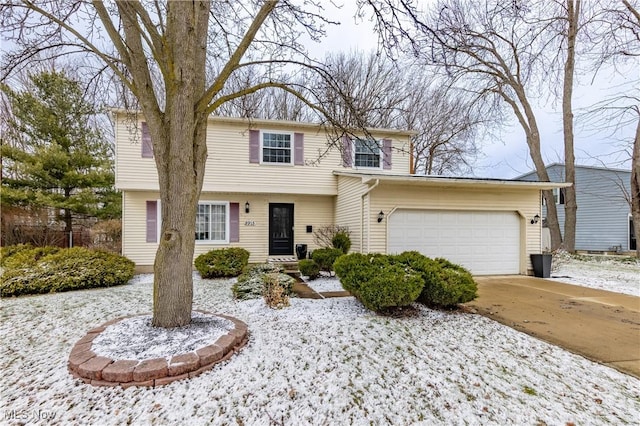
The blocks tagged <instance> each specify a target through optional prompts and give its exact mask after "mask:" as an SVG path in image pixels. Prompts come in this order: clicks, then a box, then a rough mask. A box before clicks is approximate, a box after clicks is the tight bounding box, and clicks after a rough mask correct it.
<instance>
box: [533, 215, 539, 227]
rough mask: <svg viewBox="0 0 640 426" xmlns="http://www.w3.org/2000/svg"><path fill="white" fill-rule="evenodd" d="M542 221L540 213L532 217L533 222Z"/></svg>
mask: <svg viewBox="0 0 640 426" xmlns="http://www.w3.org/2000/svg"><path fill="white" fill-rule="evenodd" d="M538 222H540V215H535V216H534V217H533V219H531V224H532V225H533V224H534V223H538Z"/></svg>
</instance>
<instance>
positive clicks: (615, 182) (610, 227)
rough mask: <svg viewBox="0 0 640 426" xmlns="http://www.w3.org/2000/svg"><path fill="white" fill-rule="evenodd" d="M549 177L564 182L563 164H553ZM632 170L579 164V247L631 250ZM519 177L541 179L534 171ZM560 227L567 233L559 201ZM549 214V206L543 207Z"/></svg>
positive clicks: (563, 213) (577, 219) (577, 170)
mask: <svg viewBox="0 0 640 426" xmlns="http://www.w3.org/2000/svg"><path fill="white" fill-rule="evenodd" d="M547 170H548V173H549V179H550V180H551V181H552V182H564V180H565V178H564V176H565V173H564V166H563V165H562V164H554V165H550V166H549V167H548V168H547ZM630 175H631V172H627V171H622V170H611V169H604V168H595V167H582V166H577V167H576V185H575V188H576V204H577V205H578V210H577V212H576V250H593V251H606V250H609V249H610V248H611V247H614V246H618V245H619V246H621V247H622V249H623V250H629V213H630V211H631V207H630V205H629V202H628V201H627V198H626V197H628V194H630V193H631V191H630V189H631V184H630ZM520 180H529V181H533V180H538V179H537V176H536V175H535V174H534V173H531V174H527V175H525V176H523V177H521V178H520ZM556 208H557V210H558V222H559V224H560V231H561V232H562V233H563V234H564V218H565V211H564V205H563V204H556ZM542 215H543V217H544V216H546V206H543V208H542Z"/></svg>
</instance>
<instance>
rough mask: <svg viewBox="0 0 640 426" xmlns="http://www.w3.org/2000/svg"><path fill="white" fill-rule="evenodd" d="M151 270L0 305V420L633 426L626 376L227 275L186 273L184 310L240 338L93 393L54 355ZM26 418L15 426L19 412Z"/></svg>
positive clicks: (465, 321) (517, 343)
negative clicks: (242, 294)
mask: <svg viewBox="0 0 640 426" xmlns="http://www.w3.org/2000/svg"><path fill="white" fill-rule="evenodd" d="M151 280H152V277H151V276H150V275H145V276H138V277H136V278H134V280H132V283H131V284H129V285H127V286H122V287H114V288H109V289H100V290H89V291H78V292H69V293H60V294H51V295H41V296H33V297H22V298H17V299H3V300H2V305H1V307H0V319H1V325H0V332H1V333H2V336H3V338H2V347H1V352H0V371H1V372H2V376H1V378H0V396H1V399H0V401H1V405H2V416H3V417H2V419H3V422H4V423H8V424H24V423H29V422H30V421H31V420H35V419H36V417H35V416H40V418H44V417H45V416H46V417H47V420H46V421H45V420H42V421H41V422H40V423H39V424H100V425H120V424H136V425H138V424H145V425H146V424H154V425H155V424H157V425H165V424H190V425H191V424H193V425H204V424H213V425H223V424H244V425H266V424H270V423H276V424H287V425H302V424H311V425H315V424H319V425H326V424H355V425H364V424H367V425H368V424H376V425H406V424H426V425H427V424H428V425H431V424H483V425H486V424H496V425H503V424H519V425H527V424H562V425H564V424H567V423H568V422H572V423H575V424H625V423H626V424H637V422H638V419H639V418H640V381H639V380H638V379H635V378H633V377H631V376H627V375H625V374H622V373H620V372H618V371H616V370H613V369H611V368H608V367H605V366H602V365H599V364H596V363H593V362H591V361H589V360H586V359H584V358H582V357H580V356H577V355H574V354H571V353H569V352H567V351H565V350H562V349H560V348H558V347H555V346H552V345H550V344H547V343H545V342H542V341H539V340H537V339H535V338H532V337H530V336H528V335H525V334H523V333H520V332H517V331H515V330H512V329H510V328H508V327H505V326H503V325H501V324H498V323H496V322H493V321H491V320H489V319H487V318H484V317H481V316H478V315H472V314H464V313H457V312H443V311H434V310H430V309H427V308H424V307H422V306H419V305H416V306H417V310H418V314H417V315H415V316H413V317H408V318H391V317H384V316H378V315H375V314H372V313H370V312H368V311H366V310H365V309H364V308H363V307H362V306H361V305H360V304H359V303H358V302H357V301H356V300H354V299H353V298H351V297H347V298H337V299H324V300H309V299H292V300H291V307H290V308H286V309H283V310H272V309H269V308H267V307H266V306H265V304H264V302H263V301H262V300H250V301H242V302H236V301H234V300H233V299H232V296H231V290H230V286H231V283H232V281H231V280H200V279H198V280H196V282H195V302H194V307H195V308H196V309H202V310H206V311H213V312H221V313H226V314H229V315H233V316H235V317H237V318H238V319H240V320H242V321H245V322H246V323H247V324H248V326H249V331H250V333H251V336H250V340H249V343H248V345H247V346H246V347H245V348H244V349H243V350H242V351H241V352H240V353H239V354H238V355H236V356H234V357H232V358H231V359H230V360H228V361H226V362H225V363H222V364H219V365H218V366H216V367H215V368H214V369H213V370H211V371H209V372H206V373H204V374H202V375H200V376H198V377H196V378H193V379H191V380H187V381H180V382H174V383H172V384H170V385H168V386H165V387H161V388H157V389H146V388H129V389H126V390H123V389H121V388H97V387H92V386H89V385H85V384H83V383H82V382H80V381H77V380H74V379H73V378H72V377H71V376H70V375H69V373H68V372H67V368H66V363H67V358H68V355H69V352H70V351H71V348H72V346H73V345H74V344H75V342H76V341H77V340H78V339H80V338H81V337H82V336H83V335H84V334H85V332H86V331H87V330H88V329H90V328H92V327H94V326H97V325H99V324H102V323H104V322H106V321H108V320H110V319H113V318H115V317H119V316H123V315H128V314H135V313H144V312H149V311H150V310H151V303H152V284H151ZM27 420H28V421H27Z"/></svg>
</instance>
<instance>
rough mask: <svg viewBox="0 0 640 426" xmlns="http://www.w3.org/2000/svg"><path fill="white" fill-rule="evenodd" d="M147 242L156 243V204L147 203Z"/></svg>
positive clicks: (154, 202)
mask: <svg viewBox="0 0 640 426" xmlns="http://www.w3.org/2000/svg"><path fill="white" fill-rule="evenodd" d="M147 242H148V243H157V242H158V202H157V201H147Z"/></svg>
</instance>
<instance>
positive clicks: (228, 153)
mask: <svg viewBox="0 0 640 426" xmlns="http://www.w3.org/2000/svg"><path fill="white" fill-rule="evenodd" d="M139 119H140V120H142V117H141V116H139ZM140 128H141V126H140V125H139V122H138V124H137V125H134V123H133V122H132V120H131V117H129V116H127V115H125V114H122V113H120V114H117V116H116V126H115V131H116V153H117V155H116V187H117V188H119V189H129V190H158V189H159V186H158V175H157V171H156V166H155V161H154V159H153V158H142V157H141V130H140ZM251 128H252V129H255V130H260V131H262V130H268V131H272V132H278V131H282V132H287V133H303V134H304V161H305V165H293V164H286V165H274V164H252V163H250V162H249V125H248V123H247V122H245V121H241V120H233V119H232V120H230V121H224V119H220V118H213V119H211V120H210V121H209V127H208V129H207V147H208V156H207V163H206V170H205V176H204V184H203V189H202V190H203V192H206V191H215V192H230V193H272V192H274V188H276V189H277V192H278V193H284V194H315V195H336V194H337V182H336V181H337V179H336V178H335V176H334V175H333V171H334V170H351V169H347V168H344V167H343V166H342V154H341V151H340V150H341V145H342V143H341V142H339V143H338V144H337V145H336V146H335V147H331V146H330V145H331V140H330V138H329V134H328V133H327V132H325V131H324V130H322V129H321V128H320V127H318V126H313V125H309V124H305V123H295V122H273V123H271V122H266V121H264V122H258V123H254V124H253V127H251ZM373 135H374V136H375V137H376V138H378V137H379V138H380V139H382V138H386V139H391V140H392V141H393V156H392V169H391V170H384V171H383V170H382V169H381V170H380V172H381V173H409V155H408V146H409V137H408V135H403V134H394V135H393V137H392V136H390V135H386V134H384V133H380V134H376V133H374V134H373ZM292 144H293V141H292ZM292 155H293V147H292Z"/></svg>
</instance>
